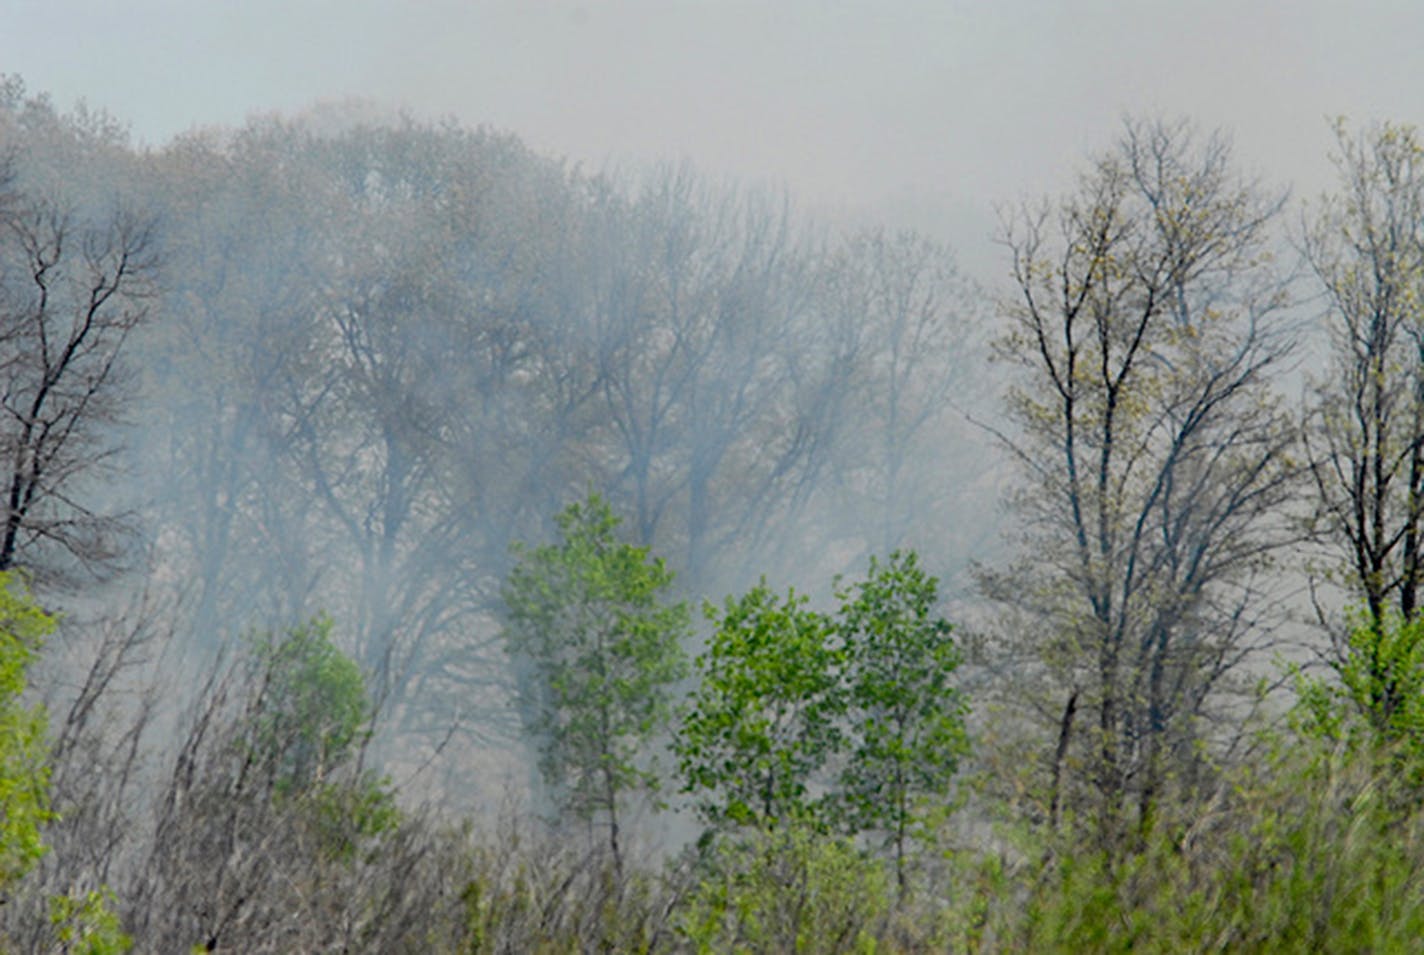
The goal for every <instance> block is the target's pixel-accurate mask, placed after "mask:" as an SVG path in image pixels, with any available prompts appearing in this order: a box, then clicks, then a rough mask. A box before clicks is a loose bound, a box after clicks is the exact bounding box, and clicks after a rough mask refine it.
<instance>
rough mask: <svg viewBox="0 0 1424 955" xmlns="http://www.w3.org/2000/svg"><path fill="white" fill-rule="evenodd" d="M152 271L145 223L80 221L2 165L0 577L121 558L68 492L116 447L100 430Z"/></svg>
mask: <svg viewBox="0 0 1424 955" xmlns="http://www.w3.org/2000/svg"><path fill="white" fill-rule="evenodd" d="M156 267H157V261H156V258H155V256H154V254H153V250H152V241H151V230H150V227H149V226H148V224H147V223H145V222H144V221H143V220H142V219H140V218H138V217H136V216H133V215H130V214H127V213H122V212H121V213H118V214H116V215H114V216H113V217H112V218H111V219H110V220H109V221H108V222H107V223H104V224H97V223H92V222H87V221H85V220H84V219H83V218H82V217H81V216H80V215H79V214H78V213H77V212H75V211H73V210H71V209H69V208H67V207H66V206H65V205H63V204H61V203H59V202H55V201H48V200H43V199H39V198H36V197H34V196H31V195H28V194H25V193H23V192H21V191H18V190H17V189H16V188H15V187H14V183H13V178H12V175H11V173H10V170H9V169H8V167H7V168H4V169H0V462H3V464H0V571H4V570H8V569H10V568H12V567H15V566H18V565H21V564H23V565H24V566H26V567H27V568H28V569H30V570H31V572H32V573H35V574H37V575H40V574H43V575H46V576H51V577H53V576H62V575H63V574H64V572H65V570H66V567H65V564H66V563H74V564H77V565H78V567H79V568H81V569H82V570H84V571H86V572H88V573H91V574H100V573H102V572H103V571H105V570H106V569H108V568H109V567H110V566H112V563H113V561H114V560H115V558H117V556H118V545H117V542H116V540H115V536H114V535H115V531H116V530H117V529H118V528H119V522H118V521H117V519H116V518H114V517H112V516H107V515H104V514H100V513H97V512H96V511H95V510H93V509H92V508H91V507H90V506H88V505H86V504H85V503H83V501H82V500H81V498H80V496H79V495H78V494H77V493H76V492H77V491H78V490H79V488H80V486H81V485H82V484H83V482H85V481H86V480H92V479H93V478H94V477H96V476H98V475H99V474H101V473H102V470H103V467H104V465H105V463H106V461H107V460H108V459H109V458H110V457H111V456H112V455H113V453H114V451H115V446H114V443H113V441H112V439H111V437H110V436H109V435H107V434H105V432H104V426H106V425H111V424H113V423H114V422H115V421H116V420H117V418H118V417H119V415H120V412H121V410H122V408H123V404H124V402H123V389H122V379H123V374H122V364H121V360H120V359H121V355H122V352H123V348H124V344H125V342H126V341H127V339H128V337H129V335H130V334H131V333H132V332H133V330H134V329H135V328H137V327H138V326H139V324H140V323H141V322H142V321H143V320H144V319H145V318H146V317H147V315H148V306H149V301H150V299H151V298H152V296H153V294H154V286H153V280H154V272H155V270H156Z"/></svg>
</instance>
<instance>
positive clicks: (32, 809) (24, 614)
mask: <svg viewBox="0 0 1424 955" xmlns="http://www.w3.org/2000/svg"><path fill="white" fill-rule="evenodd" d="M54 623H55V621H54V618H53V617H51V616H49V615H48V614H46V613H45V612H44V611H43V610H41V609H40V608H39V606H38V605H37V604H36V603H35V601H34V598H32V597H31V596H30V594H29V592H28V591H27V590H26V589H25V586H24V584H23V582H22V581H21V580H20V579H19V578H18V577H17V576H16V575H15V573H14V572H8V573H0V886H5V885H8V884H10V883H11V882H14V881H15V880H16V879H18V878H19V877H20V876H22V875H24V874H25V873H26V872H28V871H29V869H30V867H31V866H33V865H34V864H35V862H36V860H38V859H39V857H40V856H41V855H43V854H44V851H45V849H44V845H43V843H42V842H41V841H40V826H42V825H43V824H44V823H45V822H46V821H47V820H49V819H50V818H52V813H51V812H50V811H49V769H48V767H47V766H46V764H45V760H46V757H47V755H48V747H47V746H46V743H45V732H46V728H47V725H48V719H47V716H46V714H45V711H44V708H43V707H40V706H30V707H27V706H24V705H23V704H22V703H21V702H20V696H21V694H22V693H24V691H25V685H26V679H27V675H28V673H29V668H30V666H31V664H33V663H34V661H35V658H36V656H37V654H38V653H39V649H40V645H41V643H42V642H43V640H44V638H45V637H46V636H47V635H48V634H49V633H50V631H52V630H53V629H54Z"/></svg>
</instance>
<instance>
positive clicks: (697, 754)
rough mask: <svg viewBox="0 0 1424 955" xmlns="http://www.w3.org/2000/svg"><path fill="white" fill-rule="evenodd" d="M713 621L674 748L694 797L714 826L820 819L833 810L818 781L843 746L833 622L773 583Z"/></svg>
mask: <svg viewBox="0 0 1424 955" xmlns="http://www.w3.org/2000/svg"><path fill="white" fill-rule="evenodd" d="M707 615H708V618H709V619H711V620H713V621H715V622H716V624H717V632H716V633H715V634H714V635H713V637H712V642H711V644H710V645H709V646H708V648H707V650H706V652H705V653H703V654H702V656H700V657H699V658H698V659H697V664H696V667H697V671H698V674H699V676H700V677H701V682H700V685H699V686H698V688H697V690H696V692H695V693H694V694H693V697H692V701H691V705H690V707H689V709H688V712H687V714H686V715H685V717H684V718H683V722H682V727H681V729H680V731H679V733H678V737H677V740H676V742H675V743H674V749H675V750H676V752H677V755H678V760H679V768H680V770H681V774H682V779H683V789H684V791H685V792H688V793H693V794H696V795H697V797H698V803H697V807H698V811H699V812H700V813H701V814H702V816H703V818H705V819H706V820H707V821H708V822H710V823H712V824H714V825H717V824H727V823H730V824H733V825H747V826H755V827H757V828H760V829H770V828H773V827H775V826H776V824H777V823H779V822H782V821H784V820H788V819H811V820H814V819H817V818H818V817H819V816H821V815H822V813H823V811H824V809H825V807H824V806H823V805H821V802H820V800H817V799H814V798H813V797H812V796H811V794H810V791H809V784H810V783H811V781H812V780H813V777H814V776H815V775H816V773H817V772H819V771H820V770H821V769H822V767H823V766H824V765H825V763H826V760H827V759H828V758H829V757H830V756H831V755H832V754H834V753H835V752H837V751H838V750H839V749H840V747H841V745H842V741H843V733H842V730H841V726H840V718H841V717H842V716H843V715H844V712H845V694H844V692H843V691H842V687H841V683H840V664H841V653H840V651H839V650H838V649H837V648H836V646H835V643H834V640H833V636H834V626H833V623H832V621H831V620H830V619H829V618H827V617H826V616H825V615H824V614H821V613H818V612H816V611H814V610H812V609H810V608H809V607H808V606H807V605H806V598H805V597H804V596H801V595H799V594H797V593H796V592H795V591H794V590H792V591H788V592H787V595H786V597H785V598H784V599H782V598H778V597H777V596H776V595H775V594H774V593H772V591H771V590H770V589H769V588H768V587H767V586H766V581H765V580H762V582H761V583H759V584H758V585H757V586H755V587H753V588H752V589H751V590H749V591H748V592H747V593H746V594H745V595H743V596H742V597H739V598H736V597H731V598H728V600H727V604H726V607H725V609H724V610H723V612H722V613H721V615H720V617H719V616H718V614H717V613H716V611H715V609H713V608H712V607H711V606H709V607H708V608H707Z"/></svg>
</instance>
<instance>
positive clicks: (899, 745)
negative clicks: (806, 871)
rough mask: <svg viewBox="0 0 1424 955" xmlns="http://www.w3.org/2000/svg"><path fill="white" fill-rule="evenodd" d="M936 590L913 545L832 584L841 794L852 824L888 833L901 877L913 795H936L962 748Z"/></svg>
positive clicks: (953, 655) (954, 661)
mask: <svg viewBox="0 0 1424 955" xmlns="http://www.w3.org/2000/svg"><path fill="white" fill-rule="evenodd" d="M937 596H938V581H937V580H936V579H935V578H934V577H931V576H929V575H927V574H925V572H924V571H923V570H922V569H921V567H920V565H919V560H918V558H917V557H916V555H915V554H914V552H908V553H902V552H899V551H897V552H895V553H893V554H891V555H890V559H889V560H888V561H887V562H885V563H883V564H882V563H880V562H879V561H877V560H876V559H875V558H873V557H872V558H871V561H870V572H869V574H868V575H867V577H866V579H865V580H864V581H861V582H859V583H857V584H855V585H853V586H850V587H846V588H843V589H842V588H838V589H837V597H838V598H839V600H840V602H841V606H840V611H839V615H838V618H837V624H838V628H839V631H840V636H841V640H842V643H843V645H844V652H845V672H846V677H845V682H846V692H847V693H848V694H849V706H850V712H849V717H850V719H849V721H848V722H849V726H850V727H851V734H852V745H851V752H850V758H849V759H848V760H847V761H846V765H845V768H844V769H843V770H842V771H841V774H840V784H839V789H838V797H839V802H840V805H841V807H842V811H843V813H844V815H845V819H846V822H847V823H848V825H849V827H850V828H851V829H852V831H861V830H871V829H873V830H881V831H884V832H887V833H888V834H889V841H890V842H891V844H892V845H893V846H894V847H895V855H896V860H897V873H898V875H899V879H900V883H901V885H902V886H903V885H904V870H903V861H904V849H905V839H906V836H907V834H908V832H909V830H910V828H911V826H912V825H913V823H914V816H915V813H916V805H915V802H916V800H917V798H920V797H926V796H934V795H940V794H943V793H944V792H945V791H946V790H947V788H948V786H949V781H950V779H951V778H952V777H953V775H954V772H955V770H956V769H957V768H958V765H959V758H960V757H961V756H962V755H964V753H965V752H967V750H968V737H967V735H966V733H965V729H964V715H965V712H966V710H967V707H966V705H965V703H964V701H963V700H962V698H961V697H960V695H959V692H958V691H957V690H956V689H955V687H954V686H953V685H952V682H951V681H952V678H953V676H954V671H955V669H956V668H957V667H958V666H959V652H958V650H957V649H956V647H955V645H954V642H953V640H952V638H951V635H950V631H951V628H950V625H949V623H948V622H947V621H946V620H944V619H942V618H940V617H937V616H935V613H934V608H935V602H936V600H937Z"/></svg>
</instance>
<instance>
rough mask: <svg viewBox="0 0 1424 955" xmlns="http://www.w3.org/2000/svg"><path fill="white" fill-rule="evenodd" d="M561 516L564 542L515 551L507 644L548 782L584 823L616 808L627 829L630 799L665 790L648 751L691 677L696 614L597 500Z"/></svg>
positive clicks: (507, 592) (507, 597) (507, 598)
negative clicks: (621, 535) (519, 670)
mask: <svg viewBox="0 0 1424 955" xmlns="http://www.w3.org/2000/svg"><path fill="white" fill-rule="evenodd" d="M557 520H558V525H559V531H560V541H559V542H558V543H557V544H552V545H547V546H543V547H537V548H534V549H532V550H529V549H524V548H516V553H517V554H518V556H519V558H520V559H519V563H518V564H517V566H516V567H515V568H514V569H513V570H512V571H511V572H510V575H509V580H508V581H507V583H506V584H505V587H504V591H503V596H504V603H505V626H504V640H505V643H506V645H507V646H508V648H509V652H510V653H511V654H512V655H513V656H514V657H515V659H516V661H518V662H519V663H520V664H522V666H523V667H524V674H523V677H524V678H523V679H522V681H521V686H520V696H521V703H522V705H523V706H524V711H525V719H526V723H527V725H528V727H529V729H530V730H532V731H533V732H534V734H535V735H536V736H537V738H538V739H539V741H540V746H541V768H542V770H543V773H544V779H545V781H546V783H547V784H548V785H549V787H550V788H551V789H552V790H553V791H554V792H555V793H556V794H557V795H558V797H559V798H560V799H561V801H562V803H563V807H564V808H565V809H567V810H569V811H571V812H573V813H574V814H575V815H576V816H579V817H581V818H589V817H592V816H593V815H594V814H596V813H598V812H605V813H608V814H610V815H611V816H612V817H613V818H614V820H615V825H616V813H617V805H618V801H619V797H620V795H621V794H623V793H625V792H628V791H630V790H638V789H645V790H656V788H657V784H658V777H657V774H656V773H655V772H654V771H653V770H652V769H651V768H650V767H649V766H648V765H647V762H646V760H645V758H644V754H645V753H646V751H647V749H648V743H649V741H650V740H651V739H652V738H654V737H655V736H656V735H657V734H658V733H660V732H662V731H663V729H664V728H665V727H666V724H667V721H668V718H669V716H670V713H671V702H670V692H671V687H672V685H673V684H674V683H675V682H676V681H678V680H680V679H682V678H683V676H685V675H686V671H687V664H686V660H685V657H684V655H683V651H682V647H681V641H682V639H683V638H684V637H685V636H686V635H687V634H688V632H689V619H688V612H687V607H686V605H685V604H682V603H672V604H667V603H664V600H665V594H666V592H667V590H668V589H669V588H670V587H671V586H672V581H673V574H672V572H671V571H670V570H668V569H667V567H666V566H665V565H664V563H663V561H662V560H661V559H660V558H653V557H650V556H649V552H648V549H647V548H646V547H637V546H634V545H633V544H628V543H625V542H623V541H620V540H619V539H618V537H617V534H616V531H617V527H618V523H619V521H618V518H617V517H615V516H614V514H613V511H612V509H611V508H610V507H609V506H608V504H607V503H606V502H604V501H603V499H602V498H600V497H599V496H598V495H596V494H595V495H590V496H589V498H588V499H587V500H586V501H583V502H581V503H575V504H571V505H570V506H569V507H568V508H566V509H565V510H564V511H563V512H562V513H561V514H559V516H558V518H557ZM615 838H616V836H615ZM615 851H616V845H615Z"/></svg>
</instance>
